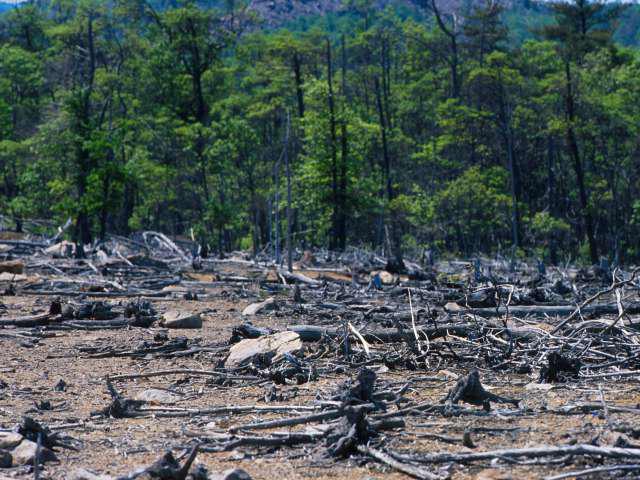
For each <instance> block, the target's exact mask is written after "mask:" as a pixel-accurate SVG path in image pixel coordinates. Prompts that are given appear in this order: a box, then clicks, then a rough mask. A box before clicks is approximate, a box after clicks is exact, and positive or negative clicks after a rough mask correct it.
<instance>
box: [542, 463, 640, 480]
mask: <svg viewBox="0 0 640 480" xmlns="http://www.w3.org/2000/svg"><path fill="white" fill-rule="evenodd" d="M620 470H628V471H632V472H633V471H638V472H640V464H634V465H612V466H607V467H596V468H588V469H586V470H576V471H573V472H565V473H561V474H560V475H553V476H551V477H545V478H544V480H562V479H564V478H578V477H586V476H588V475H592V474H594V473H604V472H618V471H620Z"/></svg>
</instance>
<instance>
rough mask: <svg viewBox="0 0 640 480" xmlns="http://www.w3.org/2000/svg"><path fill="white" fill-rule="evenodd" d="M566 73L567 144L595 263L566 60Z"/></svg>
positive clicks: (594, 245)
mask: <svg viewBox="0 0 640 480" xmlns="http://www.w3.org/2000/svg"><path fill="white" fill-rule="evenodd" d="M565 75H566V89H567V91H566V117H567V118H566V120H567V131H566V136H567V145H568V147H569V155H570V156H571V159H572V160H573V169H574V171H575V174H576V181H577V182H578V191H579V194H580V208H581V210H582V218H583V221H584V227H585V230H586V232H587V241H588V242H589V255H590V257H591V262H592V263H593V264H596V263H598V261H599V258H598V245H597V243H596V238H595V231H594V222H593V216H592V215H591V210H590V208H589V195H588V193H587V188H586V185H585V179H584V167H583V164H582V159H581V157H580V150H579V148H578V140H577V138H576V134H575V130H574V128H573V124H574V122H575V99H574V93H573V79H572V76H571V65H570V63H569V62H568V61H566V62H565Z"/></svg>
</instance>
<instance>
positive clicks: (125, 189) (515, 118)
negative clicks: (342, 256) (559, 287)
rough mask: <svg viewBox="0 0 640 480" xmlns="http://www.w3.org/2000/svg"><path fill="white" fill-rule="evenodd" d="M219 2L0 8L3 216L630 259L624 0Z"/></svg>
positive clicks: (207, 235)
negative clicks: (258, 5)
mask: <svg viewBox="0 0 640 480" xmlns="http://www.w3.org/2000/svg"><path fill="white" fill-rule="evenodd" d="M214 3H215V5H204V6H203V5H201V4H198V3H197V2H195V1H189V0H184V1H174V2H158V1H156V2H149V1H144V0H126V1H125V0H112V1H99V0H75V1H74V0H51V1H42V0H39V1H35V0H31V1H27V2H23V3H21V4H20V5H19V6H18V7H16V8H12V9H9V10H8V11H7V12H5V13H3V14H2V15H1V16H0V212H2V214H3V218H4V221H5V223H7V225H6V228H11V229H15V230H17V231H20V230H21V229H22V227H23V222H24V221H25V220H27V219H44V220H47V222H44V223H42V224H41V225H50V226H51V227H53V228H55V227H58V226H62V225H63V224H65V222H67V219H70V220H71V221H70V228H69V229H68V231H67V234H68V235H69V238H70V239H72V240H73V241H74V242H76V243H77V244H78V245H88V244H91V243H92V242H94V241H96V240H99V239H104V238H105V236H106V235H107V234H109V233H112V234H122V235H128V234H129V233H130V232H133V231H140V230H157V231H161V232H165V233H167V234H170V235H172V236H176V237H180V236H182V237H187V238H190V239H192V240H195V241H197V242H198V243H199V244H200V245H202V252H201V253H202V255H203V256H206V255H207V254H213V253H214V252H215V253H217V254H223V253H224V252H229V251H232V250H237V249H244V250H250V251H253V252H254V253H257V252H260V251H263V250H264V249H267V250H269V251H275V252H277V255H278V256H279V255H280V252H284V251H285V250H287V246H289V250H291V249H298V250H303V249H307V248H318V247H321V248H328V249H329V250H331V251H343V250H344V249H345V248H347V246H350V245H354V246H361V247H365V248H369V249H372V250H376V251H382V252H384V253H385V254H386V256H387V258H391V259H393V260H394V262H396V261H397V264H396V267H398V268H399V269H401V268H402V258H403V256H404V255H413V257H414V258H416V257H419V256H424V255H427V254H428V255H439V256H443V257H446V256H459V255H463V256H470V255H476V254H502V255H504V256H505V257H510V258H515V257H521V258H524V257H527V258H540V259H542V260H544V261H545V262H550V263H554V264H555V263H559V262H569V261H570V262H577V263H591V264H593V263H598V262H600V261H601V259H603V258H606V259H607V261H610V262H612V263H615V264H623V263H630V262H635V261H638V260H639V259H640V246H639V244H638V241H637V238H638V235H639V234H640V195H639V193H640V180H639V179H638V175H637V173H638V171H639V167H640V142H639V140H640V136H639V129H640V55H639V52H638V48H637V47H636V45H637V42H635V41H634V40H633V38H631V39H630V38H626V40H621V37H620V32H621V31H632V30H633V29H632V27H631V26H630V22H635V21H637V18H636V17H637V16H634V15H631V14H630V11H631V10H632V9H634V8H635V7H631V8H627V6H625V5H621V4H610V3H607V4H604V3H597V2H592V1H590V0H572V1H571V2H568V3H548V4H544V7H541V6H540V5H538V6H536V4H535V3H529V2H527V4H526V5H525V6H523V5H519V4H518V5H516V6H514V5H515V4H514V5H502V4H500V3H498V2H495V1H492V0H487V1H478V2H470V3H466V4H464V5H457V6H456V7H455V8H451V6H450V5H448V4H447V5H445V2H442V5H440V3H441V2H440V0H420V1H416V2H415V3H411V4H409V3H405V4H403V5H399V4H394V3H393V2H390V4H388V5H387V6H386V8H379V4H378V3H377V2H373V1H371V0H347V1H345V2H343V5H342V6H341V7H340V8H339V9H338V10H337V11H335V12H332V13H331V14H327V15H324V16H316V17H314V18H305V19H302V18H296V19H293V20H290V21H288V22H285V23H283V24H281V25H279V26H273V25H271V26H269V27H267V26H265V25H263V24H262V23H261V18H260V15H259V14H258V13H256V12H254V11H251V9H249V8H248V6H247V2H242V1H227V2H214ZM516 7H517V8H516ZM518 8H519V10H518ZM527 8H529V9H530V10H527ZM543 10H544V11H543ZM514 12H516V13H514ZM518 12H519V13H518ZM527 19H529V20H531V21H527ZM625 29H626V30H625ZM287 239H288V241H285V240H287ZM82 252H83V249H82V248H79V249H78V254H79V255H82Z"/></svg>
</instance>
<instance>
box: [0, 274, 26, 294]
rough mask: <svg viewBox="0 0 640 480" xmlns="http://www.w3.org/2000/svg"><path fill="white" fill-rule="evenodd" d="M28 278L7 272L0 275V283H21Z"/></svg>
mask: <svg viewBox="0 0 640 480" xmlns="http://www.w3.org/2000/svg"><path fill="white" fill-rule="evenodd" d="M28 278H29V277H27V276H26V275H23V274H21V273H9V272H2V273H0V282H22V281H24V280H27V279H28ZM0 295H1V293H0ZM5 295H15V293H12V294H9V293H5Z"/></svg>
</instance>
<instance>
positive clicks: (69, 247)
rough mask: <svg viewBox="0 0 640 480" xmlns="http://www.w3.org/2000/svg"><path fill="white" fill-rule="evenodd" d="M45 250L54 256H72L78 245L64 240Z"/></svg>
mask: <svg viewBox="0 0 640 480" xmlns="http://www.w3.org/2000/svg"><path fill="white" fill-rule="evenodd" d="M44 252H45V253H46V254H47V255H51V256H52V257H53V258H71V257H73V256H74V255H75V254H76V246H75V244H74V243H71V242H68V241H66V240H64V241H62V242H60V243H56V244H55V245H51V246H50V247H47V248H45V249H44Z"/></svg>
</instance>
